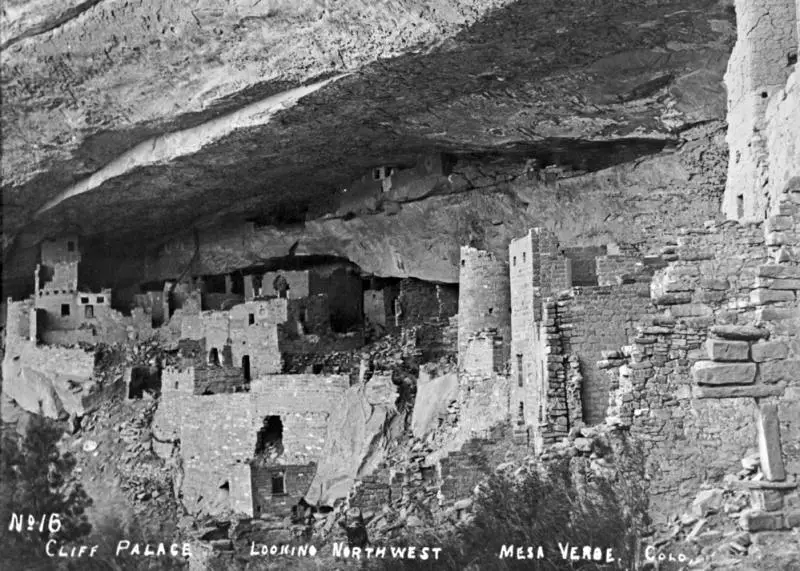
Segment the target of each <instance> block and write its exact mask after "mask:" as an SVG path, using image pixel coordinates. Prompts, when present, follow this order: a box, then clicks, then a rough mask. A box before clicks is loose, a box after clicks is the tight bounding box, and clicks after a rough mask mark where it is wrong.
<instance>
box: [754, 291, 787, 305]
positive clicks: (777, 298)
mask: <svg viewBox="0 0 800 571" xmlns="http://www.w3.org/2000/svg"><path fill="white" fill-rule="evenodd" d="M785 301H794V292H792V291H789V290H773V289H765V288H758V289H754V290H753V291H751V292H750V303H752V304H753V305H766V304H768V303H781V302H785Z"/></svg>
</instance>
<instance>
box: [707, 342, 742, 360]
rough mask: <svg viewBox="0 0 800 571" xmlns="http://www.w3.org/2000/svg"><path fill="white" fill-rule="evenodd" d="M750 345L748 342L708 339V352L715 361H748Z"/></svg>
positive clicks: (709, 356)
mask: <svg viewBox="0 0 800 571" xmlns="http://www.w3.org/2000/svg"><path fill="white" fill-rule="evenodd" d="M749 350H750V344H749V343H748V342H747V341H729V340H726V339H708V340H707V341H706V351H707V352H708V358H709V359H711V360H713V361H747V354H748V353H749Z"/></svg>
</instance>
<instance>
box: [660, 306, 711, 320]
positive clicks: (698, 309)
mask: <svg viewBox="0 0 800 571" xmlns="http://www.w3.org/2000/svg"><path fill="white" fill-rule="evenodd" d="M669 312H670V314H671V315H672V316H673V317H702V316H708V315H712V314H713V313H714V310H713V309H712V308H711V306H709V305H706V304H705V303H688V304H685V305H675V306H673V307H671V308H670V310H669Z"/></svg>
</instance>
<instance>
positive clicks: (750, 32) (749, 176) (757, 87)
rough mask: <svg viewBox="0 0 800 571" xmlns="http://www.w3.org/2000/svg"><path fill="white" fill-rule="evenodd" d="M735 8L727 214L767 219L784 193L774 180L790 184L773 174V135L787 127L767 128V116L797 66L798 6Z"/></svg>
mask: <svg viewBox="0 0 800 571" xmlns="http://www.w3.org/2000/svg"><path fill="white" fill-rule="evenodd" d="M735 4H736V20H737V30H738V37H737V40H736V45H735V46H734V48H733V52H732V53H731V57H730V59H729V61H728V70H727V72H726V74H725V84H726V86H727V88H728V117H727V118H728V132H727V141H728V147H729V153H730V154H729V162H728V177H727V183H726V188H725V195H724V197H723V203H722V210H723V212H724V213H725V214H726V216H727V217H728V218H733V219H744V220H763V219H765V218H766V217H767V216H768V215H769V214H772V213H774V208H775V207H776V206H777V198H778V196H779V193H780V191H781V190H782V187H770V186H769V180H770V179H771V178H775V179H776V181H778V182H779V183H780V184H783V183H784V181H785V180H786V179H785V178H784V177H780V176H773V175H772V173H771V172H770V171H771V169H772V165H771V163H772V162H773V161H772V160H771V158H770V156H769V152H768V151H769V149H768V146H767V140H768V138H769V137H770V136H771V135H770V133H769V130H770V129H773V128H778V129H780V128H785V127H786V125H781V124H777V125H776V124H773V125H767V122H766V116H765V114H766V110H767V106H768V104H769V103H770V99H771V98H774V97H776V96H778V97H781V94H780V92H781V90H782V89H783V88H784V86H785V85H786V80H787V78H788V77H789V74H790V73H791V72H792V71H793V69H794V67H795V65H792V64H791V62H790V56H791V54H792V53H794V54H795V58H796V54H797V45H798V37H797V36H798V31H797V3H796V0H736V2H735ZM795 124H796V122H795ZM776 159H778V157H776ZM776 166H777V167H778V168H779V169H783V165H776ZM776 174H777V173H776ZM779 179H782V180H779Z"/></svg>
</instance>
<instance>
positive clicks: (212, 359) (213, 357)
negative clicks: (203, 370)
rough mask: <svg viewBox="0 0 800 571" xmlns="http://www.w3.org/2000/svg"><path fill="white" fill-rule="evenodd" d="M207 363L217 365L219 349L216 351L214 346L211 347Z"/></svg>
mask: <svg viewBox="0 0 800 571" xmlns="http://www.w3.org/2000/svg"><path fill="white" fill-rule="evenodd" d="M208 364H209V365H215V366H217V367H219V351H217V348H216V347H212V349H211V351H209V352H208Z"/></svg>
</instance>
